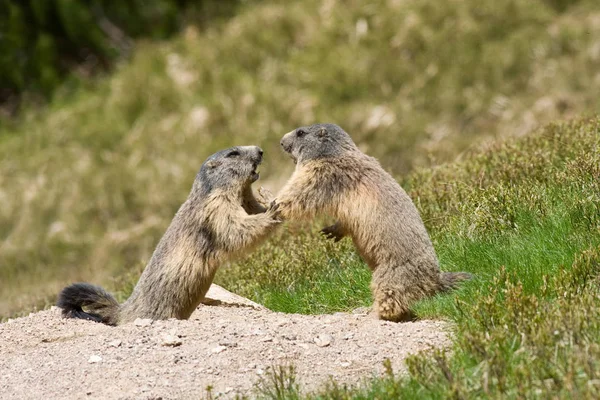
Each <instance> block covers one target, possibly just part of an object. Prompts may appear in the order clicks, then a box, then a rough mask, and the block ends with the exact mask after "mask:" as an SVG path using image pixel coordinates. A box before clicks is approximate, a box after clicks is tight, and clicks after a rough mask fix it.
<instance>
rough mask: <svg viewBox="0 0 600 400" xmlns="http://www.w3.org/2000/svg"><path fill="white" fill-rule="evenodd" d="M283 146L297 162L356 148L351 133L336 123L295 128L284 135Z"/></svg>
mask: <svg viewBox="0 0 600 400" xmlns="http://www.w3.org/2000/svg"><path fill="white" fill-rule="evenodd" d="M281 147H283V150H285V152H286V153H288V154H289V155H290V156H291V157H292V158H293V159H294V163H297V164H301V163H303V162H304V161H308V160H315V159H319V158H327V157H336V156H340V155H342V154H344V153H345V152H347V151H355V150H356V145H355V144H354V142H353V141H352V139H351V138H350V135H348V134H347V133H346V132H344V130H343V129H342V128H340V127H339V126H337V125H335V124H314V125H310V126H303V127H300V128H297V129H294V130H293V131H291V132H289V133H286V134H285V135H284V136H283V138H282V139H281Z"/></svg>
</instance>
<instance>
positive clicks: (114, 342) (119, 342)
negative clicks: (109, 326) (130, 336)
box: [108, 339, 123, 347]
mask: <svg viewBox="0 0 600 400" xmlns="http://www.w3.org/2000/svg"><path fill="white" fill-rule="evenodd" d="M121 343H123V342H122V341H121V340H119V339H117V340H113V341H111V342H108V345H109V346H110V347H119V346H120V345H121Z"/></svg>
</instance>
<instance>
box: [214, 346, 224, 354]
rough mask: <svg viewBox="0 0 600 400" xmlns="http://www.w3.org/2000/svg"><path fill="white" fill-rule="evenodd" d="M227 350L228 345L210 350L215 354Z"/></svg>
mask: <svg viewBox="0 0 600 400" xmlns="http://www.w3.org/2000/svg"><path fill="white" fill-rule="evenodd" d="M225 350H227V347H226V346H217V347H214V348H213V349H211V351H210V352H211V353H214V354H219V353H222V352H224V351H225Z"/></svg>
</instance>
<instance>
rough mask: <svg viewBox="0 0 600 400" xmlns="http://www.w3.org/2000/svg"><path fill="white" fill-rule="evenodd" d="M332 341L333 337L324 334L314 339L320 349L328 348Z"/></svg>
mask: <svg viewBox="0 0 600 400" xmlns="http://www.w3.org/2000/svg"><path fill="white" fill-rule="evenodd" d="M332 341H333V338H332V337H331V335H328V334H326V333H323V334H321V335H319V336H317V337H316V338H315V339H314V342H315V344H316V345H317V346H319V347H327V346H329V345H330V344H331V342H332Z"/></svg>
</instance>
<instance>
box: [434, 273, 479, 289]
mask: <svg viewBox="0 0 600 400" xmlns="http://www.w3.org/2000/svg"><path fill="white" fill-rule="evenodd" d="M472 278H473V275H471V274H469V273H468V272H442V274H441V287H440V291H441V292H447V291H449V290H453V289H456V288H457V287H458V285H459V284H460V283H461V282H462V281H468V280H469V279H472Z"/></svg>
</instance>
